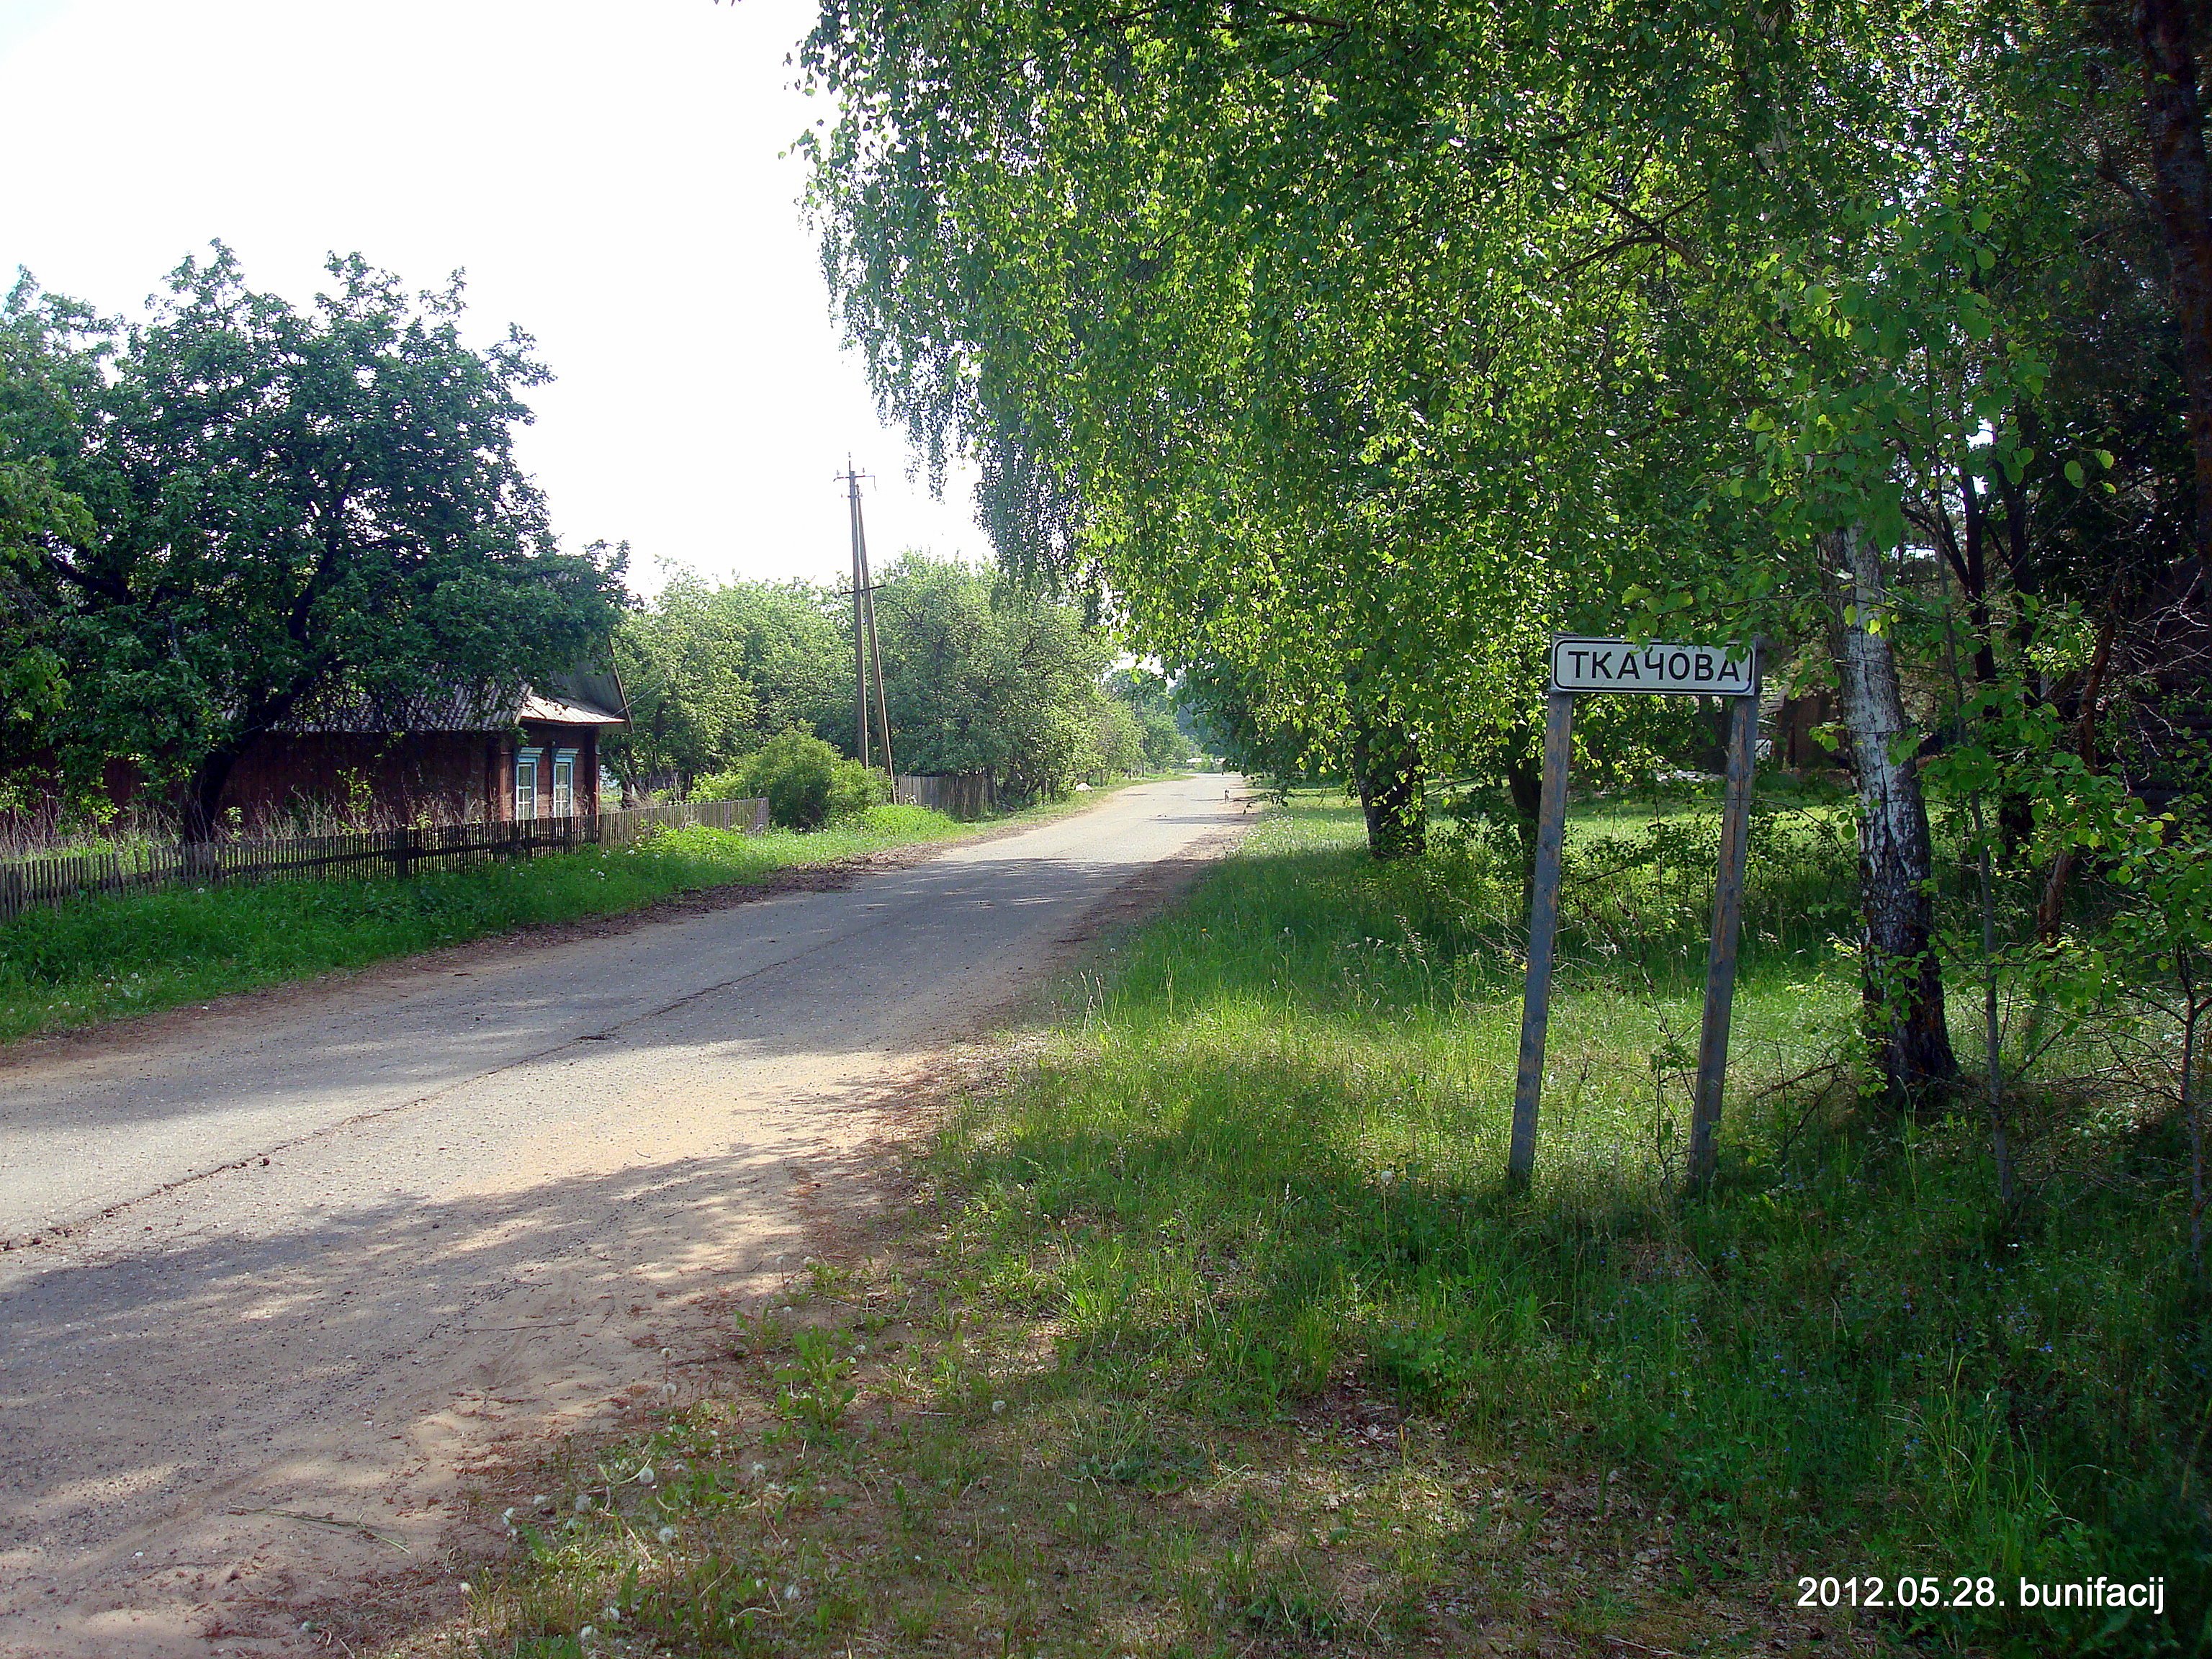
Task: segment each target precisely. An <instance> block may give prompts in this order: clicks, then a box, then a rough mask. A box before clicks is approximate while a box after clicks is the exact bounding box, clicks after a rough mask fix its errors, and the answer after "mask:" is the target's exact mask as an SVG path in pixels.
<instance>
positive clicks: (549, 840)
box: [0, 800, 768, 917]
mask: <svg viewBox="0 0 2212 1659" xmlns="http://www.w3.org/2000/svg"><path fill="white" fill-rule="evenodd" d="M701 824H703V825H705V826H707V827H708V828H709V829H743V830H745V831H748V832H750V833H752V834H756V835H757V834H758V833H759V832H760V831H762V830H763V829H767V828H768V803H767V802H766V801H764V800H700V801H678V802H676V803H674V804H672V805H667V806H636V807H631V808H629V809H628V810H626V811H616V812H586V813H580V814H579V815H577V816H575V817H563V818H511V819H508V820H506V821H504V822H493V823H444V824H424V825H416V826H413V827H410V828H409V829H376V830H366V831H362V832H361V833H358V834H352V835H337V836H283V837H270V838H267V839H246V838H243V837H241V838H240V839H238V840H234V841H219V842H141V843H134V844H131V845H127V846H124V847H119V848H112V849H103V850H101V851H98V852H85V853H48V854H40V855H39V856H36V857H33V858H26V859H8V860H0V917H6V916H14V915H21V914H22V913H23V912H24V911H25V910H27V909H29V908H31V907H32V906H33V905H39V904H58V903H60V902H62V901H63V900H64V899H69V898H74V897H76V896H77V895H79V894H81V893H122V892H129V891H131V890H135V889H138V888H145V887H167V886H175V885H179V884H191V883H202V882H217V881H277V880H287V879H289V880H295V881H298V880H307V881H314V880H325V881H328V880H347V879H359V878H363V877H368V876H410V875H413V874H414V873H415V872H416V871H418V870H421V869H424V868H426V867H427V868H431V869H441V870H446V869H453V868H455V867H457V866H461V865H465V864H473V863H478V862H481V861H483V860H487V859H495V858H528V857H531V856H532V855H533V854H538V853H568V852H574V850H575V849H576V848H580V847H629V846H631V845H634V844H635V842H637V841H639V840H640V839H641V837H643V836H646V835H647V834H648V833H649V832H651V831H652V830H653V829H689V828H690V827H692V826H694V825H701Z"/></svg>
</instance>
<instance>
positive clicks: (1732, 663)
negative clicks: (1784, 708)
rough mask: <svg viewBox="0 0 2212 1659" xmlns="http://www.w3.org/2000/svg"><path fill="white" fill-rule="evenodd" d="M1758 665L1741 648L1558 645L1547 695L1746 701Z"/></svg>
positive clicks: (1594, 642)
mask: <svg viewBox="0 0 2212 1659" xmlns="http://www.w3.org/2000/svg"><path fill="white" fill-rule="evenodd" d="M1758 663H1759V658H1758V653H1755V652H1753V650H1752V649H1751V647H1748V646H1742V645H1659V644H1644V645H1639V644H1638V643H1636V642H1635V641H1632V640H1577V639H1558V640H1554V641H1552V690H1554V691H1644V692H1656V693H1657V694H1659V695H1660V696H1670V697H1742V696H1751V695H1752V694H1753V693H1754V692H1756V691H1757V690H1759V668H1758Z"/></svg>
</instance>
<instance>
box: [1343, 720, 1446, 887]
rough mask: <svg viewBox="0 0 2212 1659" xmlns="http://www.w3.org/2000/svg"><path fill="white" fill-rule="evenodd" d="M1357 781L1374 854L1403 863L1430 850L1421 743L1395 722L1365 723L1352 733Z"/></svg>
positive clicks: (1371, 850)
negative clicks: (1401, 860) (1422, 785)
mask: <svg viewBox="0 0 2212 1659" xmlns="http://www.w3.org/2000/svg"><path fill="white" fill-rule="evenodd" d="M1352 782H1353V783H1354V784H1355V785H1356V786H1357V787H1358V790H1359V805H1360V807H1361V810H1362V811H1364V813H1365V814H1366V817H1367V850H1368V852H1369V853H1370V854H1372V855H1373V856H1375V857H1376V858H1378V859H1402V858H1417V857H1419V855H1420V854H1423V853H1425V852H1426V851H1427V850H1428V846H1429V822H1428V803H1427V801H1426V800H1425V799H1424V798H1423V794H1422V789H1421V744H1420V739H1419V738H1416V737H1415V736H1414V735H1413V733H1412V732H1408V731H1407V730H1406V728H1405V727H1403V726H1399V725H1396V724H1395V723H1386V722H1383V721H1376V722H1373V723H1369V722H1366V721H1363V722H1361V723H1360V725H1359V726H1358V727H1357V728H1356V729H1355V730H1354V732H1353V733H1352Z"/></svg>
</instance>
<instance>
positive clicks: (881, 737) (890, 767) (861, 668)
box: [842, 455, 898, 796]
mask: <svg viewBox="0 0 2212 1659" xmlns="http://www.w3.org/2000/svg"><path fill="white" fill-rule="evenodd" d="M863 476H865V475H863V474H861V473H860V472H856V471H854V470H853V458H852V457H851V456H849V455H848V456H847V457H846V458H845V471H844V472H843V474H842V477H843V478H844V481H845V490H846V503H847V508H848V517H849V518H850V520H851V522H852V531H853V714H854V729H855V730H856V731H857V732H859V734H860V746H859V754H860V764H861V765H863V766H867V765H871V764H872V759H871V757H870V754H869V744H868V660H869V659H870V658H871V657H873V658H874V659H875V705H876V715H875V726H876V732H875V735H876V741H877V744H878V746H879V747H880V748H881V749H882V750H883V756H884V776H886V777H888V778H890V780H891V791H892V793H893V795H894V796H896V793H897V791H898V773H897V771H896V769H895V765H894V763H893V761H892V759H891V719H890V710H889V709H888V708H885V707H884V647H883V642H882V641H881V640H880V639H879V638H878V635H877V633H876V586H875V582H874V580H873V579H872V577H871V576H870V574H869V572H868V532H867V527H866V525H865V524H864V523H863V522H862V521H861V517H860V479H861V478H862V477H863Z"/></svg>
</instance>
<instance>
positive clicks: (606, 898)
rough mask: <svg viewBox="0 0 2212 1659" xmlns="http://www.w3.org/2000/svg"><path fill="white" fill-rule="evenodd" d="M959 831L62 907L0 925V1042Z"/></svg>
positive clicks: (858, 835)
mask: <svg viewBox="0 0 2212 1659" xmlns="http://www.w3.org/2000/svg"><path fill="white" fill-rule="evenodd" d="M970 828H971V826H966V825H963V824H959V823H955V822H954V821H953V820H952V819H951V818H948V817H945V816H943V815H942V814H941V813H937V812H932V811H927V810H926V809H924V808H922V807H918V806H878V807H875V808H873V809H872V810H871V811H868V812H866V813H865V814H862V815H861V816H860V817H856V818H854V819H851V820H848V821H846V822H843V823H838V824H835V825H832V826H831V827H830V828H829V829H823V830H821V831H818V832H817V833H814V834H811V835H797V834H793V833H792V832H790V831H788V830H771V831H770V832H769V833H768V834H766V835H762V836H747V835H743V834H738V833H736V832H733V831H726V830H720V829H705V828H692V829H677V830H671V831H669V832H666V833H665V834H661V835H658V836H653V837H650V838H649V839H647V840H645V841H642V842H639V843H638V844H636V845H635V846H633V847H629V848H618V849H610V848H586V849H585V850H582V851H580V852H575V853H563V854H554V855H551V856H548V857H544V858H538V859H531V860H519V861H515V862H512V863H505V862H503V863H495V864H483V865H476V866H471V867H468V868H466V869H461V870H452V871H441V872H427V873H424V874H422V875H416V876H412V877H408V878H386V879H380V880H370V881H283V882H269V883H264V884H244V885H239V884H226V885H218V886H208V887H197V888H182V887H180V888H163V889H157V890H152V891H148V892H142V893H130V894H124V895H119V896H98V897H88V898H84V899H80V900H76V901H73V902H70V903H68V904H65V905H63V906H60V907H58V908H53V909H43V908H42V909H35V910H31V911H27V912H26V913H25V914H24V915H21V916H17V917H15V918H13V919H12V920H9V921H4V922H0V1042H7V1041H9V1040H11V1039H14V1038H17V1037H21V1036H29V1035H31V1034H33V1033H34V1032H39V1031H44V1030H56V1029H61V1028H65V1027H69V1026H74V1025H82V1024H91V1023H93V1022H94V1021H97V1020H100V1019H105V1018H113V1017H115V1016H116V1015H118V1014H123V1013H134V1012H144V1011H147V1010H149V1009H157V1008H165V1007H173V1006H177V1005H179V1004H181V1003H186V1002H193V1001H199V1000H204V999H206V998H209V997H213V996H220V995H222V994H227V993H229V992H234V991H243V990H251V989H253V988H256V987H261V986H266V985H273V984H278V983H282V982H283V981H290V980H296V979H302V978H306V977H308V976H310V975H315V974H321V973H327V972H330V971H331V970H332V969H343V968H359V967H362V966H365V965H366V964H368V963H373V962H379V961H383V960H385V959H386V958H389V957H396V956H403V955H405V954H406V953H408V952H410V951H422V950H428V949H430V948H432V947H434V946H436V945H452V944H458V943H460V942H462V941H464V940H466V939H481V938H483V937H484V936H486V935H488V934H492V933H505V932H508V931H510V930H512V929H514V928H517V927H530V926H532V925H535V924H540V923H545V922H556V921H574V920H577V919H579V918H581V917H586V916H599V915H613V914H616V913H617V912H620V911H624V910H631V909H635V908H638V907H639V906H641V905H645V904H649V903H651V902H653V901H654V900H656V899H660V898H665V897H668V896H671V895H673V894H678V893H685V892H695V891H698V890H702V889H707V888H714V887H726V886H732V885H742V884H745V883H748V882H757V881H760V880H762V879H764V878H767V877H768V876H769V875H771V874H773V873H774V872H776V871H779V870H785V869H789V868H791V867H793V866H799V865H811V864H823V863H828V862H830V861H832V860H836V859H841V858H847V857H850V856H852V855H853V854H859V853H866V852H872V851H875V850H878V849H879V848H886V847H893V846H898V845H902V844H906V843H909V842H928V841H936V840H942V839H945V838H948V837H951V836H959V835H963V834H966V833H969V831H970Z"/></svg>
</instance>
